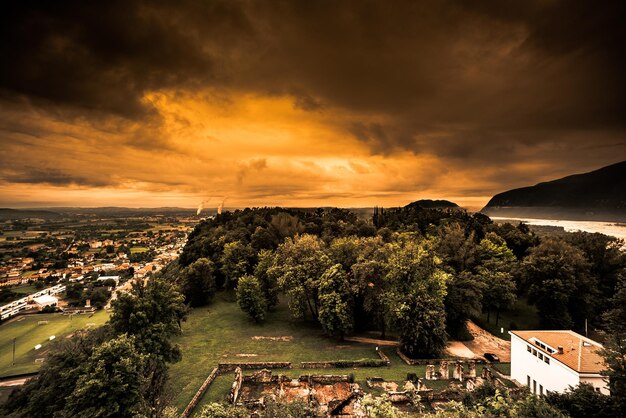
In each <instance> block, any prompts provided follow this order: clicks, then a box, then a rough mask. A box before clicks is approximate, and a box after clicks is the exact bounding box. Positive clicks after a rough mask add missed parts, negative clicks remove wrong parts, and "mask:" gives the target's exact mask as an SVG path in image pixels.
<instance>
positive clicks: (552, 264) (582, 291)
mask: <svg viewBox="0 0 626 418" xmlns="http://www.w3.org/2000/svg"><path fill="white" fill-rule="evenodd" d="M588 272H589V264H588V262H587V261H586V259H585V257H584V255H583V253H582V252H581V251H580V250H579V249H577V248H575V247H573V246H571V245H570V244H568V243H566V242H565V241H563V240H561V239H558V238H544V239H543V240H542V242H541V244H539V245H538V246H536V247H533V248H532V249H531V250H530V253H529V255H528V257H526V258H525V259H524V261H523V263H522V274H523V277H524V280H525V281H526V283H527V284H528V285H529V286H528V289H529V290H528V296H529V300H530V301H531V303H534V304H535V305H536V306H537V309H538V311H539V316H540V318H541V322H542V326H543V327H545V328H548V329H566V328H571V327H572V326H574V325H575V326H576V327H577V328H578V329H581V328H582V327H583V324H584V319H585V318H588V317H589V315H590V313H591V310H592V303H593V298H594V297H595V294H596V292H597V286H593V284H592V283H591V278H590V276H589V273H588Z"/></svg>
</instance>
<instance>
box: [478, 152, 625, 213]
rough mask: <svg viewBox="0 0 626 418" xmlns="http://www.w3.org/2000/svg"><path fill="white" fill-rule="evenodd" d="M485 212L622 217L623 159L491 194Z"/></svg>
mask: <svg viewBox="0 0 626 418" xmlns="http://www.w3.org/2000/svg"><path fill="white" fill-rule="evenodd" d="M482 212H483V213H484V214H486V215H489V216H502V217H520V218H547V219H578V220H605V221H620V222H624V221H626V161H623V162H620V163H617V164H613V165H610V166H607V167H603V168H601V169H599V170H595V171H591V172H589V173H584V174H576V175H572V176H567V177H563V178H561V179H558V180H553V181H548V182H544V183H539V184H537V185H535V186H531V187H522V188H519V189H513V190H509V191H507V192H503V193H499V194H497V195H495V196H494V197H493V198H491V200H490V201H489V203H487V206H485V207H484V208H483V209H482Z"/></svg>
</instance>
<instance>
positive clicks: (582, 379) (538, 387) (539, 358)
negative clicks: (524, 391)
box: [509, 331, 609, 395]
mask: <svg viewBox="0 0 626 418" xmlns="http://www.w3.org/2000/svg"><path fill="white" fill-rule="evenodd" d="M509 334H511V377H512V378H513V379H514V380H517V381H518V382H519V383H521V384H523V385H526V386H528V387H529V389H530V391H531V392H532V393H535V394H539V395H542V394H544V393H546V391H551V392H564V391H566V390H567V389H568V388H569V386H576V385H578V384H579V383H590V384H591V385H593V387H594V388H595V389H596V391H598V392H601V393H603V394H605V395H608V394H609V389H608V382H607V380H606V377H604V376H602V375H601V374H600V373H601V372H602V371H603V370H604V369H605V366H604V363H603V359H602V357H601V356H600V353H599V351H600V349H602V345H600V344H598V343H597V342H595V341H593V340H590V339H589V338H586V337H583V336H582V335H580V334H577V333H575V332H574V331H509Z"/></svg>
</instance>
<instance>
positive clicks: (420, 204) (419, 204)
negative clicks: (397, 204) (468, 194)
mask: <svg viewBox="0 0 626 418" xmlns="http://www.w3.org/2000/svg"><path fill="white" fill-rule="evenodd" d="M458 207H459V205H457V204H456V203H454V202H450V201H449V200H431V199H422V200H417V201H415V202H412V203H409V204H408V205H406V206H405V208H422V209H443V208H458Z"/></svg>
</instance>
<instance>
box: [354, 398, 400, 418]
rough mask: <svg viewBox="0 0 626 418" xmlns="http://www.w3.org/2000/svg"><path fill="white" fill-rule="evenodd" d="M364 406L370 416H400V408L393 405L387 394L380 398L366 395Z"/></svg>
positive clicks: (388, 417) (380, 417) (372, 417)
mask: <svg viewBox="0 0 626 418" xmlns="http://www.w3.org/2000/svg"><path fill="white" fill-rule="evenodd" d="M363 406H364V407H365V411H366V412H367V416H368V417H370V418H397V417H398V416H399V414H398V410H397V409H396V408H395V407H394V406H393V404H392V403H391V401H390V400H389V397H388V396H387V395H384V396H383V397H380V398H374V397H372V395H365V397H364V398H363Z"/></svg>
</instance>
